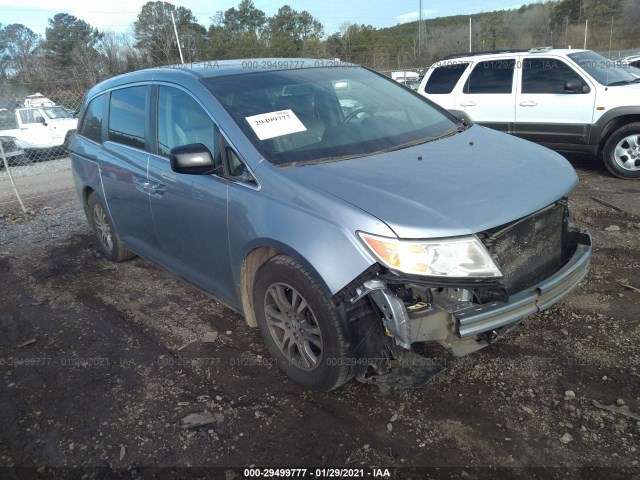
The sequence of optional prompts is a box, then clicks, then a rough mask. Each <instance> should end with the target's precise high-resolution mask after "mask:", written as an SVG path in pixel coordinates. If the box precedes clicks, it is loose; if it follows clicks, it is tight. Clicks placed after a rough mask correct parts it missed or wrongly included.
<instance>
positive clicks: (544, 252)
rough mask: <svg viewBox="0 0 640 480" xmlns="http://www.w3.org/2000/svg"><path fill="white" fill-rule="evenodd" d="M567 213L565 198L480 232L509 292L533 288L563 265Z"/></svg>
mask: <svg viewBox="0 0 640 480" xmlns="http://www.w3.org/2000/svg"><path fill="white" fill-rule="evenodd" d="M566 213H567V203H566V200H561V201H558V202H556V203H554V204H552V205H549V206H548V207H546V208H544V209H542V210H540V211H538V212H536V213H534V214H532V215H529V216H528V217H525V218H522V219H520V220H517V221H515V222H512V223H510V224H507V225H503V226H502V227H498V228H496V229H493V230H491V231H489V232H484V234H483V235H480V238H481V239H482V241H483V242H484V244H485V246H486V247H487V249H488V250H489V252H490V253H491V255H492V256H493V258H494V259H495V260H496V262H497V263H498V265H499V266H500V269H501V270H502V273H503V274H504V286H505V288H506V290H507V292H508V293H509V294H514V293H517V292H520V291H522V290H525V289H527V288H529V287H532V286H533V285H535V284H537V283H538V282H540V281H542V280H544V279H545V278H548V277H549V276H550V275H552V274H553V273H554V272H556V271H557V270H558V269H559V268H560V266H561V265H562V262H563V256H564V255H563V252H564V251H565V246H564V245H563V243H564V242H565V241H566V240H565V239H566V238H567V235H566V229H567V221H566V218H565V217H566Z"/></svg>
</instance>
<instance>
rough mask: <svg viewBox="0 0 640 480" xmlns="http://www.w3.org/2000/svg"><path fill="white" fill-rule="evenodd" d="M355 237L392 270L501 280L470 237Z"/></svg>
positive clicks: (479, 244)
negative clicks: (411, 238)
mask: <svg viewBox="0 0 640 480" xmlns="http://www.w3.org/2000/svg"><path fill="white" fill-rule="evenodd" d="M358 235H359V236H360V238H361V239H362V240H363V242H364V244H365V245H366V246H367V247H368V248H369V250H371V252H372V253H373V254H374V255H375V256H376V258H377V259H378V260H380V262H381V263H382V264H383V265H385V266H386V267H388V268H390V269H391V270H396V271H399V272H402V273H406V274H409V275H424V276H429V277H449V278H496V277H502V272H500V269H499V268H498V266H497V265H496V263H495V262H494V261H493V258H491V255H490V254H489V252H488V251H487V249H486V248H485V246H484V245H483V244H482V242H480V240H478V239H477V238H476V237H475V236H473V235H470V236H465V237H456V238H443V239H437V240H434V239H432V240H399V239H397V238H388V237H379V236H377V235H371V234H369V233H364V232H358Z"/></svg>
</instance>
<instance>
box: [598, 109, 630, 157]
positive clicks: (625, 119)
mask: <svg viewBox="0 0 640 480" xmlns="http://www.w3.org/2000/svg"><path fill="white" fill-rule="evenodd" d="M635 122H640V111H638V112H635V113H628V114H624V115H619V116H617V117H614V118H612V119H610V120H609V121H607V123H606V124H605V125H604V126H603V127H602V131H601V133H600V139H599V141H598V149H597V152H596V154H597V155H598V156H601V155H602V152H603V150H604V146H605V144H606V143H607V140H608V139H609V137H610V136H611V134H612V133H613V132H615V131H616V130H618V129H619V128H621V127H624V126H625V125H628V124H630V123H635Z"/></svg>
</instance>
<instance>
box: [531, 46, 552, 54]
mask: <svg viewBox="0 0 640 480" xmlns="http://www.w3.org/2000/svg"><path fill="white" fill-rule="evenodd" d="M551 50H553V47H551V46H549V47H534V48H530V49H529V53H545V52H549V51H551Z"/></svg>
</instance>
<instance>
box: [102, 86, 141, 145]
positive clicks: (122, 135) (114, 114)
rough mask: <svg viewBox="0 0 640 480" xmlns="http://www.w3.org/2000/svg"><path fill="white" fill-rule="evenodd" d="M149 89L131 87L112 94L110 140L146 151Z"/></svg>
mask: <svg viewBox="0 0 640 480" xmlns="http://www.w3.org/2000/svg"><path fill="white" fill-rule="evenodd" d="M146 94H147V87H145V86H140V87H129V88H123V89H121V90H115V91H114V92H112V93H111V104H110V105H109V140H111V141H114V142H118V143H122V144H124V145H129V146H131V147H135V148H142V149H144V124H145V115H144V112H145V100H146Z"/></svg>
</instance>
